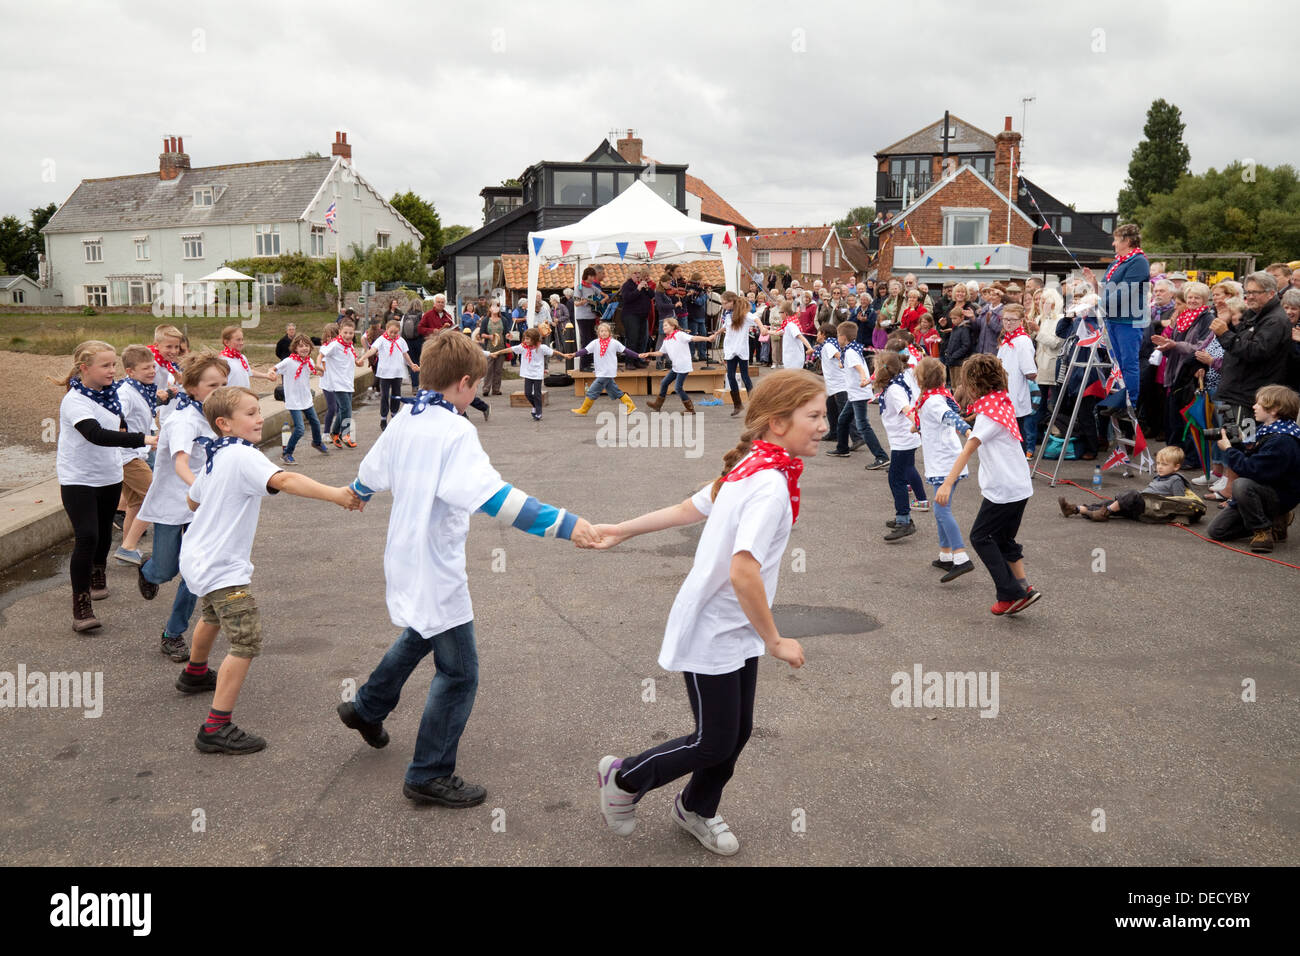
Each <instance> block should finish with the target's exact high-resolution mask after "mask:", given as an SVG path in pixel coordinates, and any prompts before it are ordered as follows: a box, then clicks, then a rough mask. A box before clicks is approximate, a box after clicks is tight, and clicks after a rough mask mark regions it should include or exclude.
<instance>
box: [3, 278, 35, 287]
mask: <svg viewBox="0 0 1300 956" xmlns="http://www.w3.org/2000/svg"><path fill="white" fill-rule="evenodd" d="M23 279H27V281H28V282H34V281H35V280H33V279H29V278H28V277H27V276H0V289H7V288H9V287H10V286H11V285H13V284H14V283H15V282H21V281H22V280H23Z"/></svg>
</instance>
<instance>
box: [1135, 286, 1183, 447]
mask: <svg viewBox="0 0 1300 956" xmlns="http://www.w3.org/2000/svg"><path fill="white" fill-rule="evenodd" d="M1179 307H1180V306H1179V299H1178V291H1177V290H1176V289H1175V288H1174V284H1173V283H1172V282H1170V281H1169V280H1168V279H1165V278H1160V279H1157V280H1155V281H1154V282H1152V283H1151V308H1150V313H1151V323H1150V325H1148V326H1147V329H1146V334H1145V335H1144V336H1143V338H1142V348H1141V350H1140V351H1139V352H1138V358H1139V359H1140V360H1141V362H1142V387H1141V396H1142V397H1141V398H1140V399H1139V401H1138V406H1137V414H1138V421H1139V422H1140V423H1141V425H1142V431H1143V434H1145V435H1146V436H1147V438H1159V437H1160V436H1161V435H1163V434H1164V430H1165V403H1166V400H1167V393H1166V392H1165V388H1164V383H1165V377H1164V361H1163V357H1162V358H1160V359H1157V360H1156V361H1155V362H1154V364H1153V363H1152V361H1151V355H1152V353H1153V352H1155V348H1156V346H1155V343H1154V342H1153V341H1151V337H1152V336H1153V335H1168V334H1169V327H1170V325H1172V323H1173V320H1174V314H1175V313H1176V312H1177V311H1178V309H1179ZM1171 427H1172V426H1171Z"/></svg>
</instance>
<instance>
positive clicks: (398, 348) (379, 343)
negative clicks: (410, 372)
mask: <svg viewBox="0 0 1300 956" xmlns="http://www.w3.org/2000/svg"><path fill="white" fill-rule="evenodd" d="M375 348H377V349H378V350H379V351H378V352H377V353H376V356H375V357H376V358H378V359H379V364H378V366H377V367H376V369H375V378H405V377H406V359H405V357H404V356H405V355H406V353H407V352H409V351H411V347H410V346H409V345H407V344H406V339H404V338H402V337H401V336H398V337H397V341H395V342H390V341H389V340H388V339H386V338H384V337H383V336H382V335H381V336H380V337H379V338H377V339H375Z"/></svg>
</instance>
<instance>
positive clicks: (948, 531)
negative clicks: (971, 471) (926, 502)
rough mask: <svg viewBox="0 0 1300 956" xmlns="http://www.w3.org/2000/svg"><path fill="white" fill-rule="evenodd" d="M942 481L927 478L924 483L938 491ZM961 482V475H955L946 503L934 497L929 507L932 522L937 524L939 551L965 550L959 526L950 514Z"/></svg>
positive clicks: (941, 479) (940, 479)
mask: <svg viewBox="0 0 1300 956" xmlns="http://www.w3.org/2000/svg"><path fill="white" fill-rule="evenodd" d="M943 482H944V479H943V478H927V479H925V483H926V484H928V485H929V486H930V488H931V489H932V490H933V491H938V490H939V486H940V485H942V484H943ZM960 484H961V476H958V477H957V480H956V482H954V483H953V486H952V496H951V497H950V498H949V499H948V503H947V504H946V505H941V504H939V502H938V500H937V499H936V500H935V502H934V504H933V505H931V506H930V507H931V508H932V509H933V510H934V523H935V524H936V525H938V526H939V550H940V551H965V550H966V544H965V543H964V542H963V541H962V539H961V528H960V527H958V525H957V519H956V518H954V517H953V516H952V503H953V500H954V499H955V498H956V497H957V486H958V485H960Z"/></svg>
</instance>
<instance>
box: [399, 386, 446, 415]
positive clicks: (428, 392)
mask: <svg viewBox="0 0 1300 956" xmlns="http://www.w3.org/2000/svg"><path fill="white" fill-rule="evenodd" d="M402 404H403V405H410V406H411V414H412V415H418V414H420V412H422V411H424V410H425V409H426V408H428V407H429V406H430V405H441V406H442V407H443V408H445V409H447V411H449V412H451V413H452V414H453V415H459V414H460V412H458V411H456V406H455V405H453V404H452V403H451V402H449V401H447V400H446V399H445V398H443V397H442V392H435V391H433V390H432V389H425V388H422V389H420V390H419V391H418V392H416V393H415V395H414V396H412V397H411V398H404V399H402Z"/></svg>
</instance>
